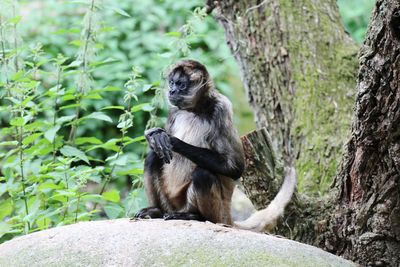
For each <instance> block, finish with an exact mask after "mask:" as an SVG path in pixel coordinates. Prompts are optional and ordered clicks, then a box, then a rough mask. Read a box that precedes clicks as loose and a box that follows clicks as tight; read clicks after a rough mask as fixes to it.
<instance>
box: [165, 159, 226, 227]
mask: <svg viewBox="0 0 400 267" xmlns="http://www.w3.org/2000/svg"><path fill="white" fill-rule="evenodd" d="M187 194H188V195H187V199H188V208H187V209H188V212H175V213H168V214H165V215H164V218H165V219H167V220H171V219H176V220H179V219H180V220H198V221H205V220H208V221H211V222H213V223H221V222H223V214H224V213H223V205H222V185H221V182H220V180H219V179H218V176H217V175H215V174H213V173H211V172H210V171H208V170H206V169H203V168H200V167H196V169H195V170H194V171H193V173H192V184H191V185H190V187H189V189H188V192H187Z"/></svg>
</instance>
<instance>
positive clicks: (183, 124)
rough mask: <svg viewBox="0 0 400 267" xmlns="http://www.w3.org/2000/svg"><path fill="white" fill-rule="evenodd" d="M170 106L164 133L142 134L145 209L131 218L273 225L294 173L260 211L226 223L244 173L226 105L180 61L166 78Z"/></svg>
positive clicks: (202, 74)
mask: <svg viewBox="0 0 400 267" xmlns="http://www.w3.org/2000/svg"><path fill="white" fill-rule="evenodd" d="M167 82H168V87H169V90H168V99H169V102H170V104H171V106H172V107H171V108H170V111H169V116H168V120H167V123H166V125H165V129H162V128H152V129H150V130H147V131H145V137H146V139H147V141H148V143H149V146H150V152H149V153H148V155H147V157H146V160H145V167H144V186H145V190H146V195H147V198H148V201H149V207H148V208H145V209H142V210H141V211H139V212H138V213H137V214H136V215H135V217H136V218H148V217H150V218H164V219H167V220H171V219H183V220H201V221H204V220H208V221H211V222H213V223H222V224H228V225H232V224H234V225H235V226H237V227H239V228H242V229H248V230H253V231H263V230H264V229H266V228H267V227H268V228H271V227H273V226H275V223H276V220H277V219H278V218H279V217H280V216H281V215H282V214H283V211H284V208H285V206H286V205H287V204H288V202H289V201H290V199H291V196H292V194H293V191H294V189H295V187H296V177H295V173H294V169H293V168H290V169H288V170H287V172H286V176H285V180H284V183H283V185H282V188H281V190H280V191H279V193H278V194H277V196H276V197H275V199H274V200H273V201H272V202H271V203H270V205H269V206H268V207H267V208H266V209H263V210H261V211H258V212H256V213H255V214H253V215H252V216H251V217H250V218H249V219H247V220H246V221H243V222H234V223H233V222H232V218H231V213H230V208H231V197H232V193H233V190H234V187H235V184H236V181H237V180H238V179H239V178H240V176H241V174H242V173H243V171H244V167H245V161H244V152H243V147H242V143H241V141H240V138H239V135H238V133H237V131H236V129H235V128H234V126H233V122H232V104H231V102H230V101H229V100H228V99H227V98H226V97H225V96H223V95H222V94H220V93H218V92H217V91H216V89H215V88H214V85H213V82H212V79H211V78H210V75H209V73H208V71H207V69H206V67H205V66H204V65H202V64H201V63H199V62H197V61H194V60H183V61H181V62H179V63H177V64H176V65H174V66H173V67H172V69H171V70H170V72H169V74H168V76H167Z"/></svg>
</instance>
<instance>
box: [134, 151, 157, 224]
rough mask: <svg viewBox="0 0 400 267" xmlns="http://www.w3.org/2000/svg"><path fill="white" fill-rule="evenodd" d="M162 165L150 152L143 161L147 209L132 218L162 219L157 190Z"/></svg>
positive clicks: (152, 152) (154, 154)
mask: <svg viewBox="0 0 400 267" xmlns="http://www.w3.org/2000/svg"><path fill="white" fill-rule="evenodd" d="M162 165H163V162H162V160H161V159H160V158H159V157H158V156H157V155H156V153H154V151H152V150H151V151H150V152H149V153H148V154H147V157H146V160H145V161H144V189H145V191H146V196H147V200H148V201H149V207H148V208H144V209H141V210H140V211H139V212H137V213H136V214H135V216H134V218H162V217H163V212H162V209H161V204H160V196H159V194H158V190H157V187H158V182H159V179H160V176H161V168H162Z"/></svg>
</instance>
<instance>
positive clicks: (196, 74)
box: [190, 71, 203, 81]
mask: <svg viewBox="0 0 400 267" xmlns="http://www.w3.org/2000/svg"><path fill="white" fill-rule="evenodd" d="M190 78H191V80H193V81H199V80H201V79H202V78H203V73H202V72H201V71H195V72H193V73H192V75H190Z"/></svg>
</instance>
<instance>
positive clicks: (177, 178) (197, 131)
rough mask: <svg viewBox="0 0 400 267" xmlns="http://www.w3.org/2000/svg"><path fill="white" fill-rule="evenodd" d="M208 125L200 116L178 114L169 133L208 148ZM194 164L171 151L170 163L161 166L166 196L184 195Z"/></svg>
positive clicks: (172, 197) (184, 140) (171, 197)
mask: <svg viewBox="0 0 400 267" xmlns="http://www.w3.org/2000/svg"><path fill="white" fill-rule="evenodd" d="M210 129H211V128H210V126H209V125H208V124H207V123H206V122H204V120H202V119H201V118H197V117H195V116H191V115H189V114H183V115H178V116H177V117H176V119H175V121H174V124H173V125H171V128H170V134H171V135H172V136H175V137H177V138H179V139H180V140H182V141H183V142H185V143H188V144H190V145H193V146H196V147H202V148H210V146H209V144H208V142H207V140H208V137H209V135H210ZM195 167H196V165H195V164H194V163H193V162H192V161H190V160H189V159H187V158H185V157H183V156H182V155H180V154H178V153H175V152H174V153H173V157H172V161H171V163H170V164H165V165H164V167H163V186H164V189H165V192H166V194H167V198H168V199H170V200H172V201H173V199H174V198H175V197H178V196H182V195H186V192H185V191H186V190H187V189H188V187H189V186H190V183H191V180H192V178H191V175H192V172H193V170H194V169H195Z"/></svg>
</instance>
